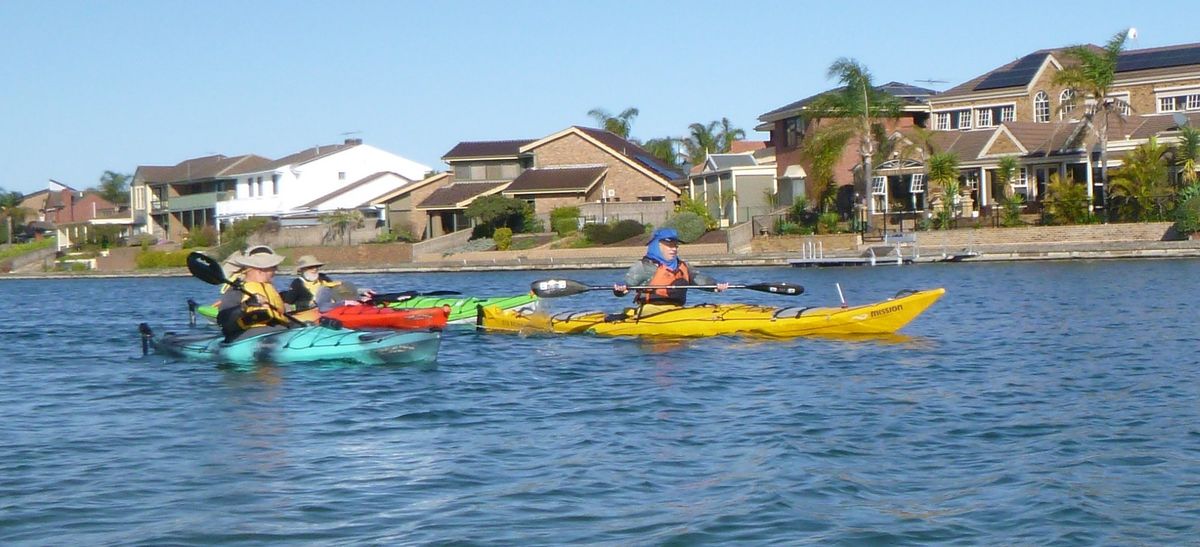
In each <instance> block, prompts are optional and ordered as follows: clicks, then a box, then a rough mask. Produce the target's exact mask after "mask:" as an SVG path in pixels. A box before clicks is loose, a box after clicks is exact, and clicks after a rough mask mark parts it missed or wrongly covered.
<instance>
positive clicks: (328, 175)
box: [216, 139, 430, 224]
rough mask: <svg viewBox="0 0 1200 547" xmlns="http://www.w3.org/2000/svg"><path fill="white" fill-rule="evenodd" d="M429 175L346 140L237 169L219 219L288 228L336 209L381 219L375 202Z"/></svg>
mask: <svg viewBox="0 0 1200 547" xmlns="http://www.w3.org/2000/svg"><path fill="white" fill-rule="evenodd" d="M429 170H430V169H429V167H428V166H425V165H422V164H419V163H417V162H414V161H412V160H409V159H406V158H403V157H400V156H398V155H396V154H392V153H391V152H387V151H385V150H381V149H379V148H376V147H374V146H371V145H369V144H363V142H362V139H346V140H345V142H343V143H342V144H335V145H325V146H315V147H312V148H308V149H305V150H301V151H299V152H296V153H294V154H290V155H288V156H285V157H283V158H280V159H278V160H275V161H272V162H268V163H266V164H265V165H258V166H255V167H253V168H241V169H237V170H235V171H234V172H232V173H231V175H230V176H231V177H232V178H233V179H234V185H233V187H232V188H231V190H232V192H231V194H230V195H229V197H228V199H224V200H221V201H220V202H219V203H217V204H216V218H217V219H218V220H219V221H221V222H222V223H232V222H233V221H235V220H238V219H243V218H249V217H254V216H260V217H261V216H265V217H274V218H279V219H281V220H282V221H283V223H284V224H289V223H290V224H314V223H316V222H317V220H316V219H317V218H318V217H319V216H320V215H321V214H323V213H326V212H331V211H335V210H338V209H360V210H363V212H364V214H367V215H378V214H379V213H378V212H377V211H378V210H377V209H376V208H374V207H372V206H371V205H370V203H369V202H370V201H371V200H372V199H373V198H375V197H377V196H380V195H382V194H384V193H387V192H389V191H391V190H394V189H395V188H397V187H400V186H403V185H406V184H409V183H411V182H413V181H417V180H421V179H422V178H424V177H425V174H426V173H428V172H429Z"/></svg>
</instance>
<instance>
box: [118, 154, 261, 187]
mask: <svg viewBox="0 0 1200 547" xmlns="http://www.w3.org/2000/svg"><path fill="white" fill-rule="evenodd" d="M270 163H271V160H269V159H267V158H264V157H262V156H256V155H254V154H246V155H242V156H234V157H225V156H222V155H215V156H204V157H202V158H192V159H190V160H184V161H182V162H180V163H179V164H177V165H174V166H170V167H166V166H159V165H139V166H138V168H137V172H136V173H135V174H134V179H135V180H141V181H145V182H155V183H162V182H166V183H172V182H187V181H200V180H209V179H215V178H219V177H226V176H231V175H233V174H234V173H244V172H248V171H256V170H262V169H266V168H267V167H266V166H267V165H268V164H270Z"/></svg>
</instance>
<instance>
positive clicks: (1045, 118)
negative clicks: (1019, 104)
mask: <svg viewBox="0 0 1200 547" xmlns="http://www.w3.org/2000/svg"><path fill="white" fill-rule="evenodd" d="M1033 121H1035V122H1037V123H1047V122H1049V121H1050V96H1049V95H1046V92H1045V91H1039V92H1037V95H1034V96H1033Z"/></svg>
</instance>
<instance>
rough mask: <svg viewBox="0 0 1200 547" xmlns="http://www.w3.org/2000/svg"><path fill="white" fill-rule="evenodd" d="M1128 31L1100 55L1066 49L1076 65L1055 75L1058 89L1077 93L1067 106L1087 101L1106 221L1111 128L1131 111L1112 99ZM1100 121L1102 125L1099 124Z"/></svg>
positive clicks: (1083, 48) (1084, 49)
mask: <svg viewBox="0 0 1200 547" xmlns="http://www.w3.org/2000/svg"><path fill="white" fill-rule="evenodd" d="M1128 35H1129V31H1127V30H1125V31H1121V32H1118V33H1116V34H1115V35H1113V37H1112V38H1110V39H1109V40H1108V43H1107V44H1105V45H1104V48H1103V49H1101V50H1100V51H1096V50H1095V49H1093V48H1092V47H1091V46H1087V45H1078V46H1071V47H1070V48H1067V50H1066V52H1065V54H1066V56H1067V57H1071V58H1073V59H1074V60H1075V61H1076V64H1074V65H1071V66H1067V67H1066V68H1064V69H1063V70H1061V71H1059V72H1058V73H1057V74H1055V75H1054V79H1053V82H1054V84H1055V85H1063V86H1066V87H1069V88H1071V90H1072V91H1074V93H1073V94H1072V95H1071V97H1070V99H1068V101H1067V105H1074V103H1075V101H1077V100H1078V99H1079V98H1081V97H1082V98H1084V101H1085V104H1086V105H1087V108H1085V109H1084V111H1083V118H1084V121H1085V122H1086V123H1087V125H1088V127H1089V128H1090V129H1091V130H1092V132H1093V133H1094V134H1095V135H1096V137H1097V138H1098V139H1099V140H1100V182H1101V184H1103V186H1104V195H1103V200H1104V213H1105V216H1106V217H1107V216H1108V214H1109V211H1108V197H1109V194H1110V193H1111V192H1110V189H1109V186H1108V124H1109V119H1110V118H1111V117H1112V116H1113V115H1114V114H1115V115H1116V117H1117V118H1118V119H1122V118H1124V112H1125V111H1126V110H1127V109H1130V106H1129V103H1128V102H1125V100H1124V99H1122V98H1120V97H1116V96H1113V94H1112V92H1113V81H1114V80H1115V79H1116V73H1117V60H1118V59H1119V58H1120V56H1121V52H1122V51H1124V50H1125V40H1126V39H1127V38H1128V37H1129V36H1128ZM1097 118H1099V122H1097Z"/></svg>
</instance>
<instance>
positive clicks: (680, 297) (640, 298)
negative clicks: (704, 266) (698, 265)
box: [633, 260, 692, 306]
mask: <svg viewBox="0 0 1200 547" xmlns="http://www.w3.org/2000/svg"><path fill="white" fill-rule="evenodd" d="M646 284H647V285H691V284H692V274H691V272H689V271H688V266H687V263H686V262H684V261H682V260H680V261H679V269H678V270H675V271H671V270H669V269H667V267H666V266H663V265H662V264H659V265H658V269H657V270H654V275H653V276H651V277H650V281H648V282H647V283H646ZM633 301H634V302H636V303H638V304H672V305H676V306H682V305H684V303H686V302H687V289H643V290H640V291H638V293H637V295H636V296H634V297H633Z"/></svg>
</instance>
